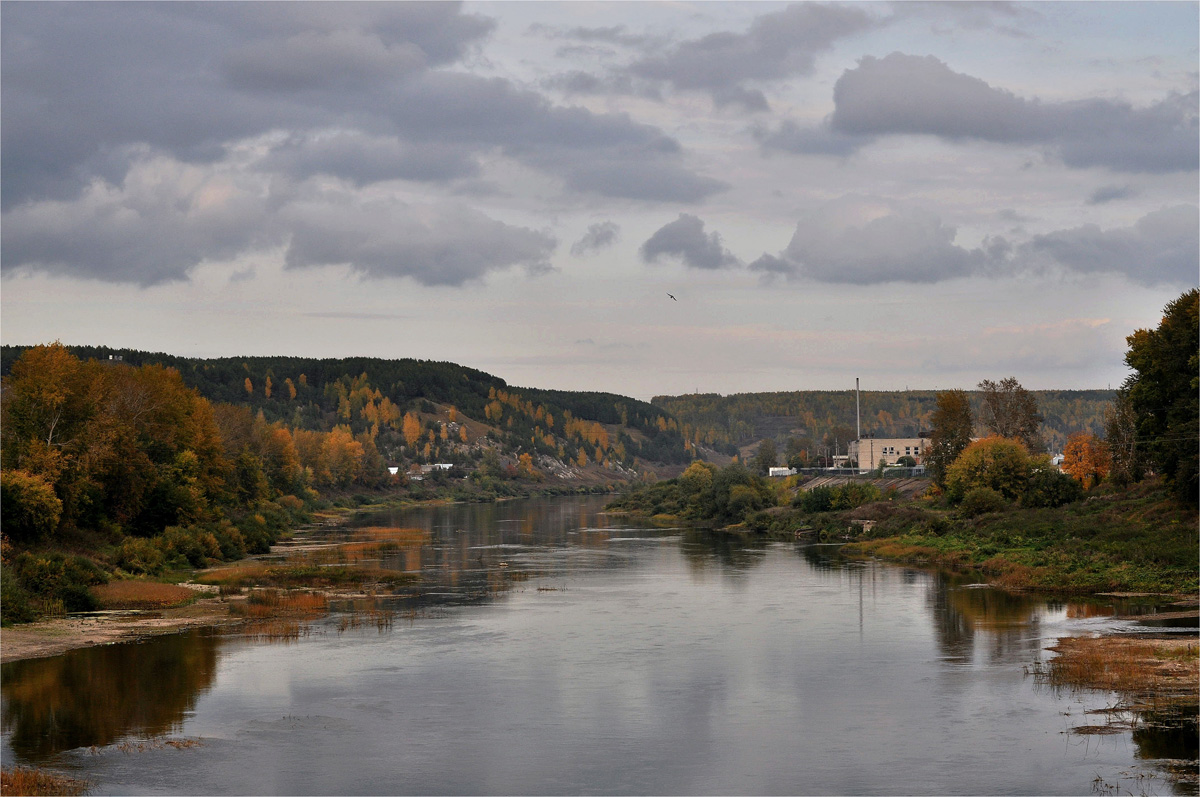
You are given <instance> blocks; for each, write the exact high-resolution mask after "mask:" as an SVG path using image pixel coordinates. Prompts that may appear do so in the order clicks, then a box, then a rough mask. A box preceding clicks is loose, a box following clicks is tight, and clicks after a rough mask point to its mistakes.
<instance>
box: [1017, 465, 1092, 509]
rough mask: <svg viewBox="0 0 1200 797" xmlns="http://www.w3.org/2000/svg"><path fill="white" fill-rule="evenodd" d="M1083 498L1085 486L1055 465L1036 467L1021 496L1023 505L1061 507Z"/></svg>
mask: <svg viewBox="0 0 1200 797" xmlns="http://www.w3.org/2000/svg"><path fill="white" fill-rule="evenodd" d="M1081 498H1083V486H1082V485H1080V483H1079V482H1077V481H1076V480H1075V479H1073V478H1071V477H1070V476H1068V475H1066V474H1065V473H1059V472H1058V471H1057V470H1055V469H1054V468H1053V467H1039V468H1035V469H1034V470H1033V472H1032V473H1030V474H1029V483H1028V484H1027V485H1026V487H1025V493H1024V495H1022V496H1021V506H1027V507H1034V508H1036V507H1050V508H1054V507H1059V506H1062V505H1063V504H1069V503H1071V502H1072V501H1078V500H1079V499H1081Z"/></svg>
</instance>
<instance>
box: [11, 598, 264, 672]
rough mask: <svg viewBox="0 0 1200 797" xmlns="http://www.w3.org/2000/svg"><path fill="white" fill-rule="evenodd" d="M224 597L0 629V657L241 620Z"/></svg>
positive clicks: (33, 656)
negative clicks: (176, 606) (156, 608)
mask: <svg viewBox="0 0 1200 797" xmlns="http://www.w3.org/2000/svg"><path fill="white" fill-rule="evenodd" d="M241 621H242V620H241V618H238V617H233V616H231V615H230V613H229V604H228V603H227V602H225V601H222V600H220V599H219V598H215V597H213V598H201V599H200V600H198V601H196V602H195V603H192V604H190V605H188V606H180V607H178V608H174V609H161V610H155V611H136V612H135V611H115V612H96V613H94V614H89V615H86V616H79V617H58V618H55V619H53V620H43V621H41V622H37V623H29V624H28V625H19V626H13V627H11V628H4V629H0V662H9V661H17V660H20V659H39V658H43V657H46V656H57V655H59V654H60V653H66V652H67V651H68V650H74V649H76V648H86V647H92V646H94V645H111V644H113V643H115V642H130V641H133V640H137V639H145V638H146V637H150V636H157V635H159V634H170V633H173V632H175V631H181V630H183V629H185V628H199V627H202V626H217V625H229V624H233V623H237V622H241Z"/></svg>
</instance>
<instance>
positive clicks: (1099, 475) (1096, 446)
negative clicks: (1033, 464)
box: [1062, 433, 1112, 490]
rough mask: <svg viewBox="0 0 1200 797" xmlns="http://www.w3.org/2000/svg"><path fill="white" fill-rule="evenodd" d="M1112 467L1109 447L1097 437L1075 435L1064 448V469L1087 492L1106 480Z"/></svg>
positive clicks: (1085, 434) (1081, 434)
mask: <svg viewBox="0 0 1200 797" xmlns="http://www.w3.org/2000/svg"><path fill="white" fill-rule="evenodd" d="M1111 465H1112V458H1111V457H1110V456H1109V453H1108V446H1107V445H1106V444H1105V442H1104V441H1103V440H1099V439H1097V438H1096V437H1095V435H1091V434H1087V433H1079V434H1073V435H1071V436H1070V437H1069V438H1068V439H1067V445H1066V447H1065V448H1063V463H1062V469H1063V472H1065V473H1066V474H1067V475H1069V476H1070V477H1071V478H1072V479H1074V480H1075V481H1077V482H1079V484H1080V485H1081V486H1082V487H1083V489H1085V490H1090V489H1092V487H1094V486H1095V485H1097V484H1099V483H1100V482H1101V481H1103V480H1104V477H1105V476H1107V475H1108V471H1109V469H1110V467H1111Z"/></svg>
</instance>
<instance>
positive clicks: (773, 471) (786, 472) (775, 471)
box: [767, 468, 796, 478]
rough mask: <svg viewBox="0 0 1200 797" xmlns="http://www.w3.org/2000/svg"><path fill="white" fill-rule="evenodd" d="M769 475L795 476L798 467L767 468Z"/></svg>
mask: <svg viewBox="0 0 1200 797" xmlns="http://www.w3.org/2000/svg"><path fill="white" fill-rule="evenodd" d="M767 475H768V476H779V477H781V478H782V477H784V476H795V475H796V469H795V468H767Z"/></svg>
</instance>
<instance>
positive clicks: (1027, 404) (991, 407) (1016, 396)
mask: <svg viewBox="0 0 1200 797" xmlns="http://www.w3.org/2000/svg"><path fill="white" fill-rule="evenodd" d="M979 390H980V391H981V392H982V393H983V406H982V408H981V411H980V422H981V423H982V424H983V427H984V428H985V429H987V430H988V431H989V432H990V433H991V434H994V435H998V436H999V437H1007V438H1009V439H1010V440H1020V441H1021V442H1022V443H1024V444H1025V447H1026V448H1027V449H1029V450H1030V451H1042V450H1043V449H1044V448H1045V446H1044V445H1043V443H1042V436H1041V432H1040V427H1041V425H1042V416H1041V414H1040V413H1039V412H1038V406H1037V399H1035V398H1034V397H1033V394H1031V393H1030V392H1029V391H1028V390H1026V389H1025V388H1023V387H1021V383H1020V382H1018V381H1017V378H1016V377H1014V376H1010V377H1008V378H1007V379H1002V380H1000V382H998V383H997V382H993V381H992V380H990V379H985V380H983V381H982V382H980V383H979Z"/></svg>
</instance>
